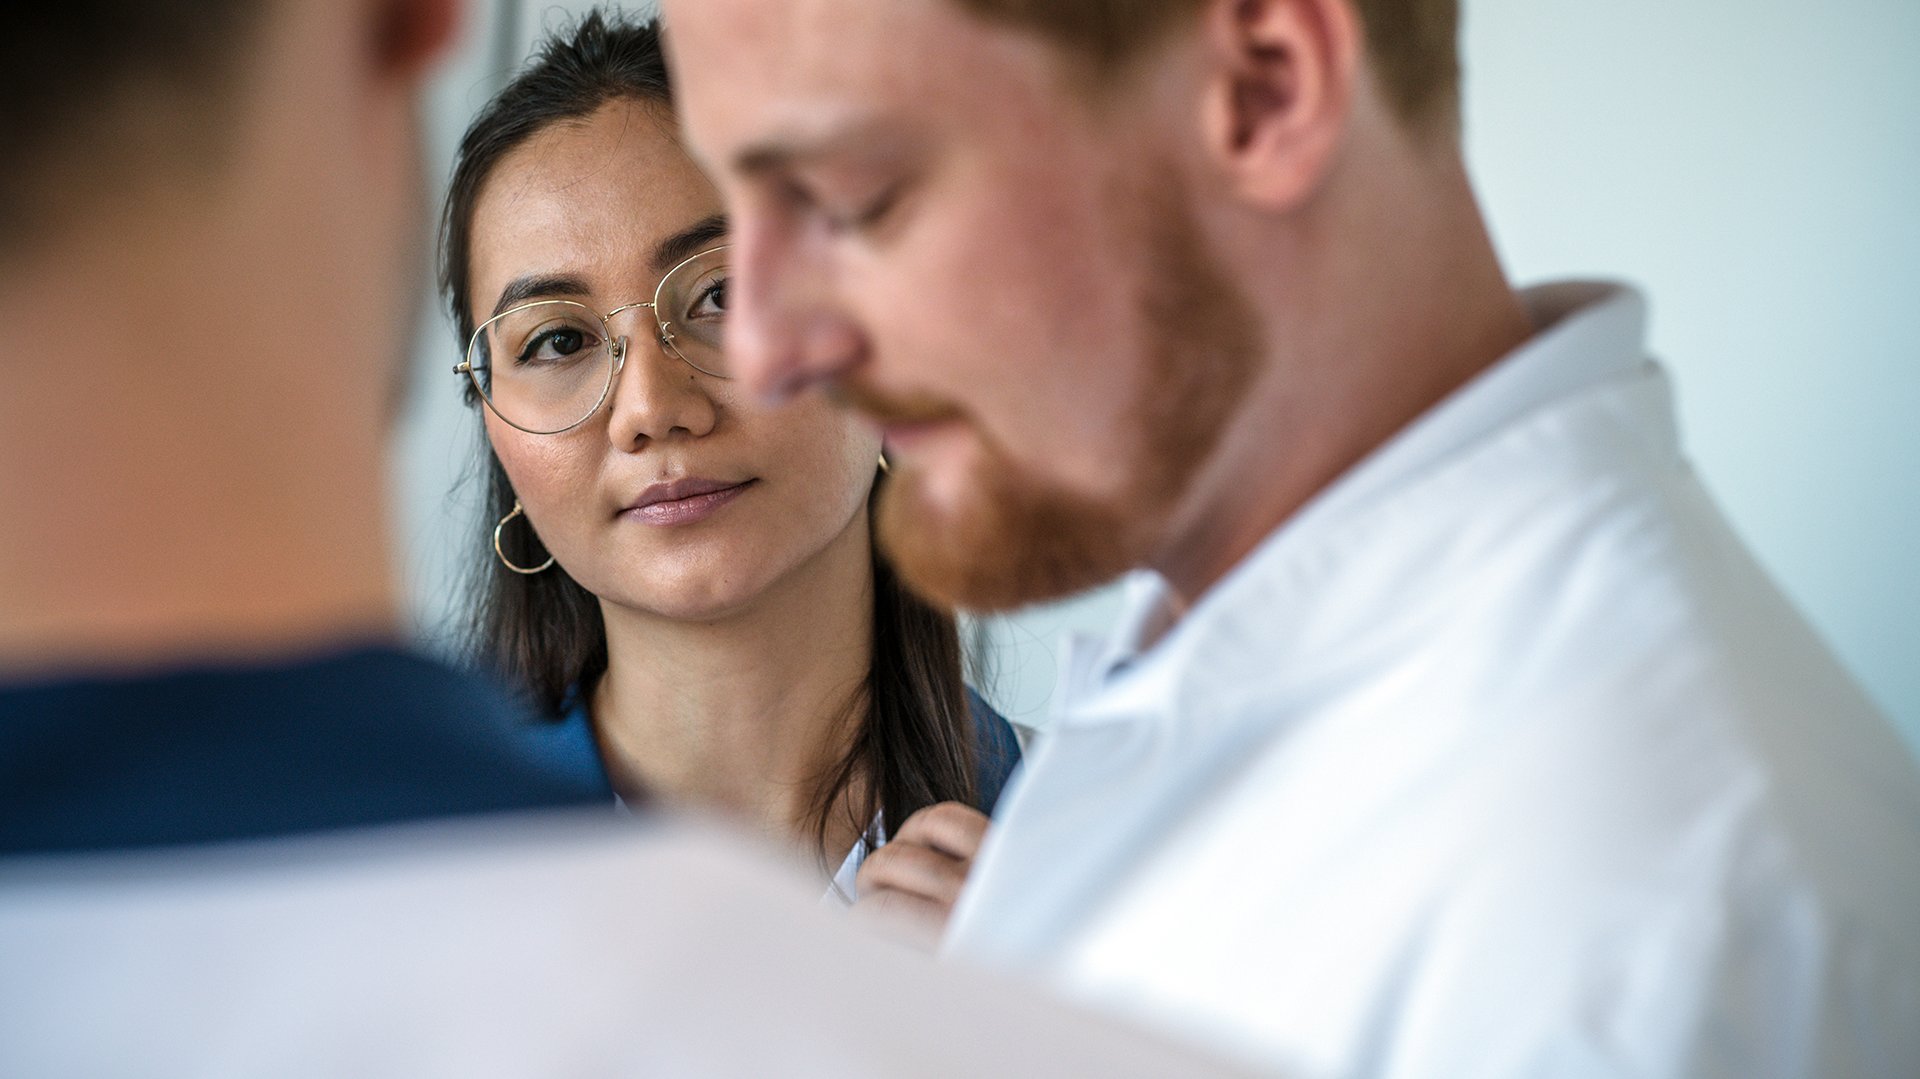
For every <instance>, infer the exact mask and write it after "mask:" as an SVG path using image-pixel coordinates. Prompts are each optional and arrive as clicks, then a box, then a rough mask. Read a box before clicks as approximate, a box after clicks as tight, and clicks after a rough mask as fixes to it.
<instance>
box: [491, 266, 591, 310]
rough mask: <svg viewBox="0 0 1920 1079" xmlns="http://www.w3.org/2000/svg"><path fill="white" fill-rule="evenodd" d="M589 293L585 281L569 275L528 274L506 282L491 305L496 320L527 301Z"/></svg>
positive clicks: (578, 295)
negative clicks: (509, 309)
mask: <svg viewBox="0 0 1920 1079" xmlns="http://www.w3.org/2000/svg"><path fill="white" fill-rule="evenodd" d="M591 291H592V290H590V289H588V288H587V283H586V282H585V281H582V280H581V279H580V278H578V277H574V276H572V275H570V274H528V275H526V276H524V277H516V278H514V279H513V280H511V281H509V282H507V287H506V288H503V289H501V290H500V301H499V302H498V303H496V304H494V305H493V315H494V317H496V318H497V317H499V315H500V314H501V313H502V312H504V311H506V310H507V308H509V307H514V306H516V305H518V304H522V303H525V302H526V301H528V300H533V299H542V298H549V297H554V296H568V297H580V296H585V295H588V294H589V293H590V292H591Z"/></svg>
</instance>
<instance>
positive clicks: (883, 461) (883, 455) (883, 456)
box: [880, 450, 893, 475]
mask: <svg viewBox="0 0 1920 1079" xmlns="http://www.w3.org/2000/svg"><path fill="white" fill-rule="evenodd" d="M880 472H881V474H882V475H890V474H892V472H893V466H892V465H890V464H888V463H887V451H885V450H881V451H880Z"/></svg>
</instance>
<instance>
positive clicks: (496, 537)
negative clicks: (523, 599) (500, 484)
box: [493, 498, 553, 577]
mask: <svg viewBox="0 0 1920 1079" xmlns="http://www.w3.org/2000/svg"><path fill="white" fill-rule="evenodd" d="M526 515H527V511H526V510H523V509H521V508H520V500H519V499H517V498H516V499H514V500H513V512H512V513H509V514H507V515H506V516H505V517H502V518H500V523H499V524H497V525H494V526H493V553H494V555H495V556H497V557H498V558H499V559H500V564H501V565H503V566H505V567H507V568H508V569H510V570H512V571H513V572H515V573H518V574H519V575H520V576H522V577H531V576H533V575H534V574H536V573H545V572H547V571H548V570H550V569H552V568H553V556H552V555H551V554H549V555H548V556H547V560H546V561H545V562H542V563H540V564H539V565H538V566H535V567H534V568H533V569H528V568H526V567H525V566H516V565H514V564H513V559H511V558H508V557H507V552H505V551H503V550H501V549H500V534H501V533H502V532H505V531H506V530H507V524H508V523H509V522H510V521H512V520H513V519H514V518H515V517H525V516H526ZM528 527H532V526H531V525H529V526H528Z"/></svg>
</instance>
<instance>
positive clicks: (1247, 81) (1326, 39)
mask: <svg viewBox="0 0 1920 1079" xmlns="http://www.w3.org/2000/svg"><path fill="white" fill-rule="evenodd" d="M1202 33H1203V43H1202V44H1203V48H1204V49H1205V50H1206V52H1205V59H1206V63H1207V70H1208V75H1207V85H1206V89H1205V98H1204V108H1205V117H1204V121H1203V122H1204V131H1205V135H1206V139H1207V149H1208V152H1209V153H1210V154H1211V155H1212V156H1213V158H1214V160H1215V163H1216V164H1217V165H1218V166H1219V167H1220V168H1221V169H1222V170H1223V171H1224V173H1225V175H1226V178H1227V182H1228V186H1229V187H1230V188H1231V189H1232V190H1234V191H1236V192H1238V193H1239V194H1240V195H1241V196H1242V197H1243V198H1244V199H1246V200H1247V201H1248V202H1250V203H1253V204H1255V205H1259V206H1263V207H1266V208H1269V209H1274V210H1286V209H1290V208H1292V207H1294V206H1297V205H1298V204H1300V203H1301V202H1303V201H1304V200H1305V199H1306V198H1307V197H1309V196H1310V195H1311V194H1312V193H1313V191H1314V189H1315V188H1317V187H1318V186H1319V184H1320V182H1321V180H1322V179H1323V178H1324V176H1325V174H1326V172H1327V169H1328V168H1329V166H1330V162H1331V161H1332V159H1333V156H1334V153H1335V151H1336V150H1337V149H1338V148H1339V145H1340V142H1341V140H1342V138H1343V137H1344V136H1345V134H1346V129H1347V122H1348V118H1349V116H1350V115H1351V113H1352V111H1353V106H1354V98H1355V86H1354V80H1355V79H1358V78H1361V77H1362V67H1361V60H1362V50H1363V49H1364V48H1365V44H1364V33H1363V30H1362V27H1361V25H1360V20H1359V16H1358V15H1357V13H1356V12H1355V11H1354V8H1353V5H1352V0H1214V2H1213V3H1211V4H1209V5H1208V6H1207V11H1206V15H1205V17H1204V25H1203V28H1202Z"/></svg>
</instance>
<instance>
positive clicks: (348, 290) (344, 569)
mask: <svg viewBox="0 0 1920 1079" xmlns="http://www.w3.org/2000/svg"><path fill="white" fill-rule="evenodd" d="M454 15H455V5H454V4H453V3H451V2H450V0H378V2H373V0H356V2H352V3H332V2H319V0H278V2H234V0H194V2H191V3H188V2H180V0H140V2H137V3H135V2H106V0H77V2H72V3H62V4H57V5H53V6H51V7H48V8H46V9H44V10H42V11H39V12H36V13H35V15H34V17H33V18H31V19H24V20H18V21H16V23H15V24H14V25H13V26H12V27H11V28H10V29H9V30H8V32H7V34H6V35H5V36H4V43H0V54H4V57H3V59H4V62H0V83H3V84H4V90H3V92H4V96H5V98H6V100H7V103H8V104H7V109H6V112H5V115H4V118H0V138H3V139H4V141H5V144H6V145H7V147H8V151H9V152H8V154H7V156H6V160H5V161H4V162H0V499H4V501H5V504H6V505H7V506H8V507H9V509H8V511H7V513H6V514H4V515H3V517H4V521H3V523H0V670H4V669H8V668H13V669H18V668H27V669H34V668H48V667H69V666H87V665H92V664H95V663H97V662H100V661H110V662H135V663H138V662H148V661H154V660H161V659H170V658H176V657H179V656H183V655H199V654H210V653H217V654H227V653H233V652H275V651H280V650H284V649H285V648H288V647H297V646H299V645H301V644H303V643H306V642H310V641H311V640H313V639H317V638H335V637H340V636H360V637H369V636H373V637H384V636H388V635H391V634H392V632H393V628H394V622H395V612H394V608H393V601H392V598H391V588H390V584H389V579H388V578H389V573H388V554H387V539H386V529H385V513H386V509H385V494H384V473H385V467H384V450H385V435H386V429H387V426H388V419H389V417H390V415H391V413H392V410H393V403H394V400H395V397H396V389H397V386H398V384H399V381H400V365H399V361H400V358H401V356H402V355H403V354H404V353H405V346H406V344H407V339H408V334H407V332H406V328H407V327H408V326H409V325H410V324H411V319H412V316H413V315H414V313H415V311H416V300H417V299H418V298H419V289H418V286H417V282H418V281H419V280H420V279H421V277H422V273H421V270H422V268H423V259H422V258H421V255H422V254H424V250H423V247H424V245H423V240H424V224H425V222H424V214H423V208H424V199H423V192H422V188H421V183H420V176H419V152H418V146H417V135H418V132H417V124H416V117H415V105H414V100H415V96H416V92H417V90H418V89H419V84H420V82H421V79H422V77H423V74H424V71H425V68H426V66H427V65H428V63H429V62H430V61H431V60H432V59H434V58H435V57H436V56H437V55H438V54H439V52H440V51H441V50H442V48H443V46H444V45H445V43H446V42H447V41H448V39H449V37H450V35H451V33H452V30H453V24H454ZM56 61H57V64H58V68H59V70H58V71H57V72H54V71H51V70H49V68H50V65H52V64H53V63H54V62H56Z"/></svg>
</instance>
